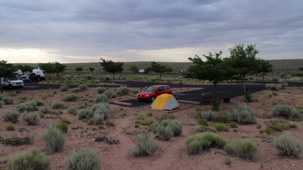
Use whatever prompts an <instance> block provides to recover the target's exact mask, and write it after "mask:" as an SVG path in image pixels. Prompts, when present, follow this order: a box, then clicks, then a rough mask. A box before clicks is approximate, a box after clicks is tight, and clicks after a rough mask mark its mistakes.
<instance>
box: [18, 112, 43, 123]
mask: <svg viewBox="0 0 303 170" xmlns="http://www.w3.org/2000/svg"><path fill="white" fill-rule="evenodd" d="M22 119H23V120H24V121H25V122H26V123H27V125H37V124H38V123H39V121H40V115H39V114H38V113H37V112H31V113H24V114H23V115H22Z"/></svg>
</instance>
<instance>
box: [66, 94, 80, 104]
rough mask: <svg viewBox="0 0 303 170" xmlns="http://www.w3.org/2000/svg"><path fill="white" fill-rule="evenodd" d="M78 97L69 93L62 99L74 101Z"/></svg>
mask: <svg viewBox="0 0 303 170" xmlns="http://www.w3.org/2000/svg"><path fill="white" fill-rule="evenodd" d="M78 99H79V97H78V96H76V95H73V94H70V95H67V96H65V97H64V99H63V101H65V102H75V101H77V100H78Z"/></svg>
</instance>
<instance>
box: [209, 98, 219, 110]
mask: <svg viewBox="0 0 303 170" xmlns="http://www.w3.org/2000/svg"><path fill="white" fill-rule="evenodd" d="M220 105H221V100H220V99H219V98H217V97H215V98H214V99H212V101H211V110H212V111H219V110H220Z"/></svg>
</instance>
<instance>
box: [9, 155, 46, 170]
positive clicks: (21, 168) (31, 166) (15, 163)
mask: <svg viewBox="0 0 303 170" xmlns="http://www.w3.org/2000/svg"><path fill="white" fill-rule="evenodd" d="M49 169H50V163H49V160H48V157H47V156H46V155H45V154H44V153H42V152H39V151H27V152H23V153H18V154H16V155H15V156H13V157H12V158H11V159H10V160H9V162H8V170H49Z"/></svg>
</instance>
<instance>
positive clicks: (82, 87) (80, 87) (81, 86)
mask: <svg viewBox="0 0 303 170" xmlns="http://www.w3.org/2000/svg"><path fill="white" fill-rule="evenodd" d="M79 89H80V90H82V91H85V90H87V85H80V86H79Z"/></svg>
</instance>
